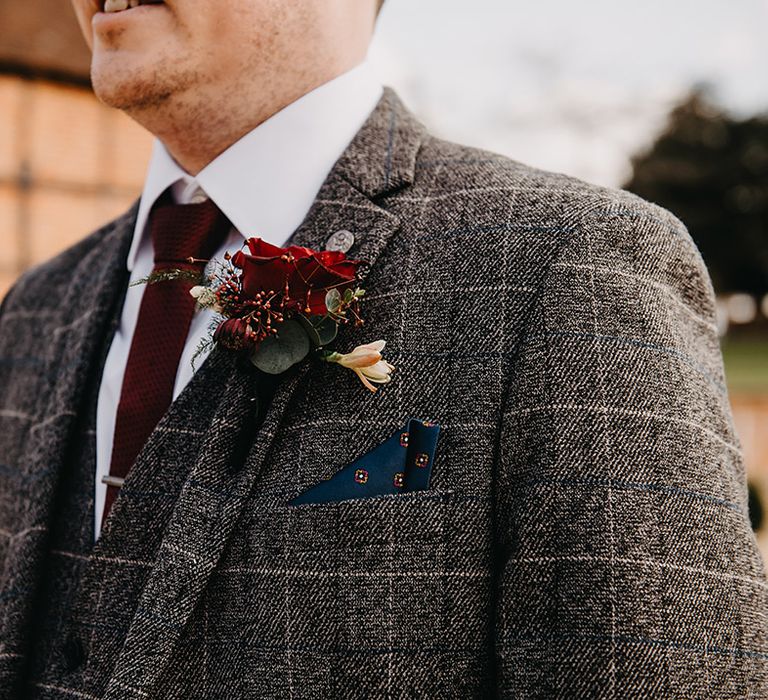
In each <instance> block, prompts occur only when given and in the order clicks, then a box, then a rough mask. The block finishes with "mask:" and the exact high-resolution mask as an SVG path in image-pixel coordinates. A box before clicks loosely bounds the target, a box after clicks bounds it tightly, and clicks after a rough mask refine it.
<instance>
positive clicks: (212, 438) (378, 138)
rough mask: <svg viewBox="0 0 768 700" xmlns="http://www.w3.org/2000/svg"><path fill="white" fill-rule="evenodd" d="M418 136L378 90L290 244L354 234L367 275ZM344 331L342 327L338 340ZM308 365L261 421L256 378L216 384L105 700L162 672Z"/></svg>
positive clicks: (141, 688)
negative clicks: (244, 448)
mask: <svg viewBox="0 0 768 700" xmlns="http://www.w3.org/2000/svg"><path fill="white" fill-rule="evenodd" d="M424 133H425V132H424V128H423V126H422V125H421V124H420V123H419V122H418V121H417V120H416V119H415V118H414V117H413V116H412V115H411V114H410V113H409V112H408V111H407V110H406V108H405V107H404V106H403V105H402V103H401V102H400V100H399V99H398V98H397V96H396V95H395V93H394V92H393V91H392V90H391V89H389V88H385V93H384V95H383V97H382V99H381V100H380V102H379V104H378V105H377V107H376V108H375V110H374V111H373V112H372V114H371V115H370V117H369V118H368V120H367V121H366V123H365V124H364V126H363V127H362V129H361V130H360V131H359V132H358V134H357V135H356V136H355V138H354V140H353V141H352V143H351V144H350V145H349V147H348V148H347V150H346V152H345V153H344V154H343V156H342V157H341V158H340V159H339V161H338V162H337V163H336V165H335V166H334V167H333V169H332V170H331V172H330V174H329V175H328V177H327V179H326V181H325V183H324V184H323V186H322V188H321V189H320V192H319V193H318V196H317V198H316V200H315V202H314V204H313V206H312V209H311V210H310V212H309V214H308V215H307V217H306V219H305V221H304V222H303V223H302V225H301V226H300V227H299V229H297V231H296V232H295V233H294V235H293V236H292V237H291V240H290V242H291V243H293V244H296V245H302V246H307V247H310V248H315V249H323V248H324V247H325V243H326V241H327V239H328V238H329V237H330V235H331V234H333V233H334V232H335V231H337V230H339V229H348V230H351V231H353V232H354V233H355V235H356V243H355V246H354V247H353V248H352V249H351V250H350V251H349V253H348V255H349V256H350V257H354V258H357V259H362V260H365V261H366V262H367V263H368V265H367V267H366V268H365V269H364V270H363V271H362V276H363V277H365V276H366V275H367V274H368V273H369V272H370V270H371V269H372V268H373V267H374V266H375V265H376V261H377V259H378V258H379V256H380V255H381V253H382V252H383V251H384V249H385V247H386V245H387V243H388V241H389V240H390V238H391V237H392V235H393V234H394V233H395V232H396V231H397V229H398V227H399V224H400V222H399V219H398V217H397V216H395V215H394V214H392V213H391V212H389V211H387V210H386V209H384V208H382V207H381V206H380V205H379V204H377V203H376V200H377V199H378V198H380V197H382V196H383V195H385V194H387V193H388V192H391V191H392V190H394V189H398V188H401V187H404V186H407V185H408V184H409V183H410V182H412V181H413V177H414V170H415V160H416V154H417V151H418V149H419V146H420V144H421V141H422V139H423V136H424ZM343 333H344V329H342V332H341V333H340V335H339V339H342V338H343ZM212 357H213V356H212ZM310 367H311V363H310V362H308V361H305V362H303V363H300V364H299V365H298V366H296V367H294V368H292V370H290V371H289V372H286V373H285V374H284V375H282V376H281V377H280V378H279V380H278V382H277V386H276V389H275V391H274V395H273V398H272V401H271V403H270V405H269V409H268V410H267V412H266V415H265V417H264V419H263V421H262V423H261V425H260V426H258V427H257V425H255V424H254V415H253V410H252V408H251V407H252V405H253V402H252V401H251V399H253V398H254V397H255V396H256V395H257V392H258V391H259V387H258V382H257V375H255V374H253V373H247V372H242V371H237V370H236V369H234V370H233V371H232V372H231V373H230V375H229V380H228V382H227V383H226V385H225V386H222V387H221V389H220V394H221V400H220V401H219V403H218V407H217V410H216V412H215V415H214V416H213V419H212V421H211V423H210V429H209V431H208V433H207V435H206V439H205V446H204V449H203V450H202V451H201V452H200V454H199V455H198V457H197V459H196V460H195V463H194V465H193V466H192V468H191V471H190V473H189V476H188V478H187V479H186V480H185V482H184V485H183V487H182V489H181V492H180V494H179V498H178V500H177V502H176V504H175V507H174V510H173V513H172V515H171V518H170V521H169V523H168V527H167V529H166V531H165V534H164V536H163V540H162V543H161V544H160V548H159V551H158V553H157V558H156V559H155V562H154V566H153V569H152V571H151V573H150V575H149V579H148V581H147V584H146V586H145V588H144V591H143V593H142V596H141V599H140V601H139V604H138V608H137V610H136V614H135V616H134V619H133V622H132V624H131V626H130V628H129V630H128V635H127V638H126V641H125V644H124V646H123V649H122V651H121V654H120V657H119V659H118V661H117V664H116V667H115V672H114V674H113V676H112V678H111V680H110V683H109V686H108V688H107V692H106V695H105V696H104V697H105V700H115V699H116V698H135V697H143V696H145V695H147V694H149V693H150V691H151V688H152V686H153V684H154V683H155V682H156V680H157V679H158V677H159V676H160V674H161V673H162V672H163V670H164V668H165V666H166V664H167V662H168V660H169V657H170V655H171V653H172V651H173V649H174V646H175V645H176V642H177V641H178V639H179V637H180V636H181V632H182V630H183V628H184V625H185V624H186V622H187V620H188V619H189V617H190V615H191V613H192V611H193V610H194V608H195V605H196V604H197V602H198V600H199V598H200V596H201V594H202V592H203V590H204V588H205V585H206V583H207V581H208V579H209V577H210V575H211V573H212V571H213V570H214V568H215V567H216V565H217V563H218V561H219V558H220V556H221V554H222V551H223V550H224V547H225V546H226V543H227V541H228V539H229V536H230V534H231V532H232V530H233V528H234V527H235V525H236V523H237V521H238V520H239V518H240V515H241V513H242V511H243V508H244V505H245V503H246V500H247V497H248V494H249V493H250V491H251V490H252V489H253V488H254V485H255V484H256V483H257V481H258V478H259V475H260V473H261V471H262V467H263V465H264V463H265V461H266V460H267V459H268V458H269V455H270V448H271V446H272V444H273V441H274V438H275V436H276V434H277V433H278V431H279V430H280V429H281V426H282V425H283V423H284V421H285V420H286V418H287V416H288V415H290V413H291V411H290V409H291V408H293V410H296V408H297V407H298V404H299V402H300V399H301V392H300V388H301V387H302V384H303V380H304V378H305V376H306V374H307V372H308V371H309V368H310ZM251 433H253V434H254V437H253V439H252V441H251V440H250V434H251ZM238 434H239V435H245V436H246V437H248V438H249V439H248V442H249V443H250V449H249V450H248V452H247V455H246V457H245V459H244V460H242V466H241V465H240V464H239V462H240V461H241V460H239V459H237V458H236V455H235V453H236V451H237V443H238V440H237V439H235V437H234V436H235V435H238ZM118 501H119V499H118ZM116 505H117V502H116Z"/></svg>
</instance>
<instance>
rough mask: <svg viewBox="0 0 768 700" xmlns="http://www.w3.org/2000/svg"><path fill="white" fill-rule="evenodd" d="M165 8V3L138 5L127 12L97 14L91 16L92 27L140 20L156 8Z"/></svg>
mask: <svg viewBox="0 0 768 700" xmlns="http://www.w3.org/2000/svg"><path fill="white" fill-rule="evenodd" d="M164 7H165V3H159V4H156V5H139V6H138V7H132V8H131V9H129V10H123V11H122V12H97V13H96V14H95V15H94V16H93V27H94V28H96V27H107V26H109V25H113V24H115V25H116V24H119V23H121V22H125V21H128V20H130V19H132V18H133V19H141V17H143V16H144V15H146V14H147V13H151V12H152V11H153V10H156V9H158V8H160V9H162V8H164Z"/></svg>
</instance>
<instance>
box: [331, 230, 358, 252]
mask: <svg viewBox="0 0 768 700" xmlns="http://www.w3.org/2000/svg"><path fill="white" fill-rule="evenodd" d="M354 243H355V234H354V233H352V231H336V233H334V234H333V235H332V236H331V237H330V238H329V239H328V240H327V241H326V243H325V249H326V250H336V251H338V252H340V253H346V252H347V251H348V250H349V249H350V248H351V247H352V246H353V245H354Z"/></svg>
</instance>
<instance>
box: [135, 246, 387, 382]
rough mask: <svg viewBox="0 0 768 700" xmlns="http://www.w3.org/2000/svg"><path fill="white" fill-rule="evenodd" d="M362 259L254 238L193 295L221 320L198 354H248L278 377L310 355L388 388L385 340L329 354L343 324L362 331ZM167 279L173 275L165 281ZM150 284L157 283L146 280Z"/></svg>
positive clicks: (215, 265) (217, 265) (215, 264)
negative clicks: (218, 350) (215, 348)
mask: <svg viewBox="0 0 768 700" xmlns="http://www.w3.org/2000/svg"><path fill="white" fill-rule="evenodd" d="M361 264H362V261H360V260H349V259H348V258H347V257H346V255H345V254H344V253H342V252H340V251H331V250H323V251H314V250H311V249H310V248H304V247H301V246H289V247H288V248H280V247H278V246H274V245H271V244H270V243H267V242H266V241H263V240H261V239H260V238H249V239H248V240H247V241H246V242H245V245H244V246H243V249H242V250H240V251H238V252H237V253H235V254H234V255H231V256H230V255H229V254H226V255H225V256H224V261H223V262H221V261H211V263H210V264H209V265H208V268H207V269H206V273H205V275H204V278H203V280H202V283H201V284H199V285H196V286H194V287H193V288H192V289H191V290H190V294H191V295H192V296H193V297H194V298H195V299H196V300H197V304H198V305H199V306H200V307H202V308H205V309H210V310H212V311H213V312H214V313H215V314H216V316H215V318H214V322H213V323H212V325H211V329H210V331H211V332H210V335H209V337H208V338H207V339H206V340H205V341H204V342H203V344H202V345H201V347H200V348H199V350H204V349H206V348H207V347H209V346H212V345H215V344H219V345H221V346H222V347H224V348H227V349H228V350H232V351H235V352H242V353H245V354H246V355H247V356H248V358H249V359H250V361H251V362H252V363H253V364H254V365H255V366H256V367H258V368H259V369H260V370H262V371H264V372H267V373H269V374H280V373H282V372H285V371H286V370H287V369H288V368H290V367H291V366H292V365H294V364H296V363H298V362H301V361H302V360H303V359H304V358H305V357H307V356H308V355H309V354H310V353H311V352H314V353H315V354H316V355H317V357H318V358H319V359H321V360H324V361H326V362H332V363H336V364H338V365H340V366H342V367H347V368H349V369H351V370H353V371H354V372H355V374H357V376H358V377H359V378H360V380H361V381H362V382H363V384H364V385H365V386H366V387H367V388H368V389H370V390H371V391H376V387H375V386H374V384H386V383H387V382H389V381H390V379H391V373H392V371H393V370H394V369H395V368H394V366H393V365H391V364H390V363H389V362H387V361H385V360H384V359H383V357H382V354H381V353H382V350H383V349H384V344H385V341H383V340H378V341H376V342H373V343H367V344H365V345H360V346H358V347H356V348H355V349H354V350H352V351H351V352H348V353H339V352H336V351H334V350H330V349H328V346H329V345H330V344H331V343H332V342H333V341H334V340H335V339H336V335H337V333H338V331H339V328H340V327H341V326H342V325H345V324H348V323H352V324H354V325H356V326H360V325H362V323H363V319H362V317H361V315H360V302H361V300H362V298H363V297H364V295H365V290H364V289H361V288H360V287H358V286H357V277H358V267H359V266H360V265H361ZM164 278H165V279H167V278H168V275H167V274H166V275H164ZM148 281H152V280H148Z"/></svg>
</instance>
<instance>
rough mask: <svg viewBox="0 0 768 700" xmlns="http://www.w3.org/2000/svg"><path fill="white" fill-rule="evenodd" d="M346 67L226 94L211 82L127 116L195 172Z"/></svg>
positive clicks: (187, 169) (182, 165)
mask: <svg viewBox="0 0 768 700" xmlns="http://www.w3.org/2000/svg"><path fill="white" fill-rule="evenodd" d="M351 67H352V66H349V68H351ZM346 70H348V68H347V67H345V68H344V69H343V70H335V71H332V72H331V71H329V72H328V73H327V74H322V75H315V76H313V78H312V79H311V80H310V79H308V80H304V81H294V82H293V84H292V85H290V86H287V85H286V84H285V83H282V84H281V85H276V86H271V88H270V86H265V88H264V89H262V90H254V89H250V90H248V89H245V88H243V89H242V90H237V89H233V90H231V91H230V92H229V94H228V95H227V96H223V95H222V94H221V88H220V86H212V88H211V89H210V90H208V91H201V90H199V89H198V90H197V91H196V93H195V95H194V96H189V95H186V94H180V95H174V96H172V97H170V98H169V99H168V100H167V101H166V102H165V103H164V104H162V105H160V106H158V107H155V108H152V109H148V110H142V111H138V112H133V113H130V112H129V116H131V117H132V118H133V119H134V120H135V121H137V122H138V123H139V124H141V125H142V126H144V128H146V129H147V130H148V131H150V132H151V133H152V134H154V135H155V136H156V137H157V138H158V139H160V141H162V142H163V144H164V146H165V148H166V149H167V150H168V152H169V153H170V154H171V156H172V157H173V158H174V160H175V161H176V162H177V163H178V164H179V165H180V166H181V167H182V168H183V169H184V170H185V171H186V172H187V173H189V174H190V175H192V176H195V175H197V174H198V173H199V172H200V171H201V170H202V169H203V168H204V167H205V166H206V165H208V164H209V163H210V162H211V161H213V160H214V159H215V158H216V157H217V156H219V155H220V154H221V153H223V152H224V151H225V150H227V149H228V148H229V147H230V146H231V145H232V144H234V143H235V142H237V141H238V140H240V139H241V138H242V137H243V136H245V135H246V134H247V133H249V132H250V131H252V130H253V129H255V128H256V127H257V126H259V125H260V124H261V123H262V122H264V121H266V120H267V119H269V118H270V117H271V116H272V115H274V114H276V113H277V112H279V111H280V110H282V109H283V108H285V107H287V106H288V105H289V104H291V103H292V102H294V101H296V100H298V99H299V98H300V97H302V96H303V95H305V94H307V93H308V92H310V91H311V90H314V89H315V88H316V87H319V86H320V85H322V84H324V83H326V82H328V81H329V80H332V79H333V78H335V77H337V76H338V75H340V74H341V73H344V72H345V71H346Z"/></svg>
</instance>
